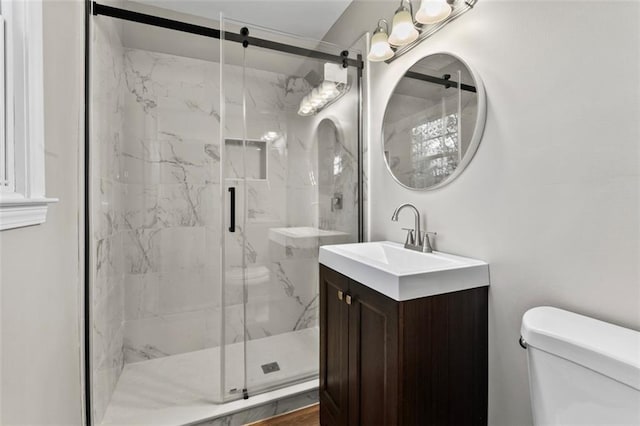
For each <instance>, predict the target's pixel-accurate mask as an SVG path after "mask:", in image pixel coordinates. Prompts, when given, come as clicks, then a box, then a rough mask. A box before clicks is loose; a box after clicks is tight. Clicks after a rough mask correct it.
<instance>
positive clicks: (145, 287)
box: [124, 272, 160, 320]
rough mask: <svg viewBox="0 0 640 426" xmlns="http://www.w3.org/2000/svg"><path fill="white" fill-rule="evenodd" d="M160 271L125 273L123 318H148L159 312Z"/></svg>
mask: <svg viewBox="0 0 640 426" xmlns="http://www.w3.org/2000/svg"><path fill="white" fill-rule="evenodd" d="M159 283H160V273H158V272H150V273H145V274H125V277H124V289H125V290H124V296H125V298H124V307H125V320H135V319H141V318H150V317H154V316H157V315H158V314H159V313H160V302H159V300H160V290H159Z"/></svg>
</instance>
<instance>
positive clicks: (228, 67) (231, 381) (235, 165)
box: [220, 18, 250, 400]
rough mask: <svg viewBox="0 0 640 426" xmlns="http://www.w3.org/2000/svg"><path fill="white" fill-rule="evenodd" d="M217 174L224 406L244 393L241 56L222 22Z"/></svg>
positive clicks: (229, 23) (229, 28)
mask: <svg viewBox="0 0 640 426" xmlns="http://www.w3.org/2000/svg"><path fill="white" fill-rule="evenodd" d="M221 28H222V40H223V44H222V49H221V52H220V68H221V74H220V76H221V80H220V87H221V102H222V110H221V126H220V134H221V137H220V138H221V141H222V145H221V169H222V176H223V182H224V184H223V185H224V198H223V204H224V207H223V210H224V212H225V213H224V221H223V224H222V233H223V235H224V241H223V265H224V267H223V270H222V282H223V288H222V308H223V309H222V310H223V323H222V330H221V333H222V335H223V346H221V348H222V351H221V354H222V370H223V374H224V378H223V393H224V397H225V400H232V399H238V398H242V397H243V396H244V394H245V390H246V387H247V386H246V374H245V367H246V358H245V354H246V348H245V342H246V338H245V318H246V312H245V308H246V304H245V299H246V286H245V275H246V273H245V270H246V262H247V253H250V250H246V246H247V241H246V232H245V210H246V208H245V205H246V203H245V198H246V169H247V168H246V167H245V149H246V137H245V133H246V132H245V102H246V98H245V87H244V86H245V85H244V79H245V75H244V74H245V72H244V66H243V61H244V55H245V51H244V49H243V47H242V45H241V44H239V43H236V42H233V41H226V35H227V31H234V32H237V31H239V28H238V27H237V25H236V24H235V23H233V22H232V21H229V20H227V19H224V18H221Z"/></svg>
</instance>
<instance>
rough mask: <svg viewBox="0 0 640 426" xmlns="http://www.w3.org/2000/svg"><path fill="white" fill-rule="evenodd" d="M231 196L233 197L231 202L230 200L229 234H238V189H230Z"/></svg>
mask: <svg viewBox="0 0 640 426" xmlns="http://www.w3.org/2000/svg"><path fill="white" fill-rule="evenodd" d="M229 194H230V195H231V200H230V204H229V206H230V212H229V219H230V222H231V223H230V224H229V232H236V188H235V187H233V186H232V187H230V188H229Z"/></svg>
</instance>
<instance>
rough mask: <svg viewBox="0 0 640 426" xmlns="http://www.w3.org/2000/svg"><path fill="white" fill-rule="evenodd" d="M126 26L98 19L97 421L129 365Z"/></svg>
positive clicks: (94, 85) (94, 123)
mask: <svg viewBox="0 0 640 426" xmlns="http://www.w3.org/2000/svg"><path fill="white" fill-rule="evenodd" d="M120 34H121V26H119V25H118V23H117V22H114V21H111V20H100V19H99V20H96V21H95V26H94V31H93V40H92V42H93V46H94V49H93V51H94V54H93V55H92V57H91V68H92V70H93V73H92V80H91V90H92V91H91V95H92V117H91V122H90V129H91V132H92V133H91V138H92V141H94V145H93V149H92V150H91V151H90V152H91V186H92V193H93V194H94V197H95V202H94V203H93V206H94V209H93V210H92V213H91V223H92V229H93V238H92V239H91V242H90V244H91V253H92V256H90V259H91V262H92V264H93V267H92V271H93V277H92V280H91V282H92V283H93V287H92V289H91V295H92V306H91V314H92V327H93V330H92V339H91V344H92V360H91V361H92V366H93V374H92V383H93V409H94V413H93V414H94V418H95V419H96V421H97V422H98V423H99V422H100V421H101V419H102V417H103V415H104V413H105V411H106V408H107V406H108V404H109V401H110V399H111V395H112V393H113V390H114V389H115V386H116V383H117V381H118V378H119V377H120V373H121V372H122V368H123V365H124V356H123V340H124V280H123V278H124V271H123V257H122V235H121V233H120V232H119V229H120V226H121V218H122V190H123V184H122V181H121V180H120V176H119V172H118V169H119V167H118V160H119V149H120V145H121V142H122V134H123V123H124V122H123V118H124V116H123V113H124V93H125V91H124V87H125V78H124V62H123V58H124V56H123V52H124V51H123V47H122V42H121V39H120Z"/></svg>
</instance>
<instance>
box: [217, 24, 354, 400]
mask: <svg viewBox="0 0 640 426" xmlns="http://www.w3.org/2000/svg"><path fill="white" fill-rule="evenodd" d="M222 27H223V29H224V31H223V39H224V38H225V37H228V38H232V37H233V38H234V39H236V38H237V37H238V34H241V29H242V28H248V31H249V33H250V34H249V37H257V38H260V39H267V40H272V41H277V42H279V43H283V44H287V45H289V46H297V47H302V48H304V49H308V50H309V51H315V52H325V53H330V55H325V56H326V57H329V56H333V57H334V58H337V61H331V60H329V61H327V60H326V59H325V58H323V59H322V60H321V59H314V58H313V57H309V56H299V55H294V54H292V53H286V52H281V51H276V50H270V49H265V48H263V47H260V46H254V45H252V44H251V43H250V42H249V43H248V44H245V45H243V43H237V42H227V43H224V49H223V52H222V53H221V68H222V72H221V76H222V77H221V88H222V92H223V103H224V106H223V114H222V122H221V133H222V134H221V141H223V147H224V153H223V155H222V157H223V160H222V165H223V169H224V172H223V173H224V176H225V188H226V190H225V192H226V198H225V200H226V202H227V203H232V202H233V204H232V205H229V206H228V207H227V208H225V211H226V212H227V213H226V215H227V217H226V218H225V220H226V222H225V224H224V226H225V238H224V243H225V248H224V252H225V255H224V256H225V259H224V264H225V267H224V274H225V277H224V279H223V283H224V286H223V287H224V290H223V293H224V306H225V309H224V312H225V318H224V322H225V326H224V330H223V334H224V336H225V337H224V340H225V343H226V345H225V350H224V364H223V370H224V371H225V379H224V391H225V396H226V397H227V398H228V399H233V398H238V397H240V396H241V395H243V393H244V392H243V391H244V390H246V393H248V394H249V395H251V394H255V393H259V392H262V391H265V390H268V389H272V388H275V387H280V386H284V385H287V384H290V383H294V382H297V381H300V380H305V379H310V378H315V377H316V376H317V374H318V365H319V360H318V353H319V351H318V344H319V334H318V303H319V300H318V275H317V274H318V248H319V246H320V245H322V244H335V243H343V242H354V241H357V233H358V215H357V207H358V206H357V196H358V174H357V171H358V167H357V158H358V154H357V153H358V143H357V142H358V126H357V122H358V95H357V91H356V84H355V81H356V78H357V75H356V69H355V68H353V67H351V68H346V67H343V66H342V64H341V62H340V56H339V52H340V51H341V50H340V49H339V48H338V47H337V46H332V45H325V44H323V43H320V42H309V41H305V40H299V39H296V38H294V37H291V36H288V35H283V34H280V33H276V32H273V31H269V30H264V29H260V28H257V27H255V26H250V25H245V24H243V23H240V22H235V21H231V20H228V19H222ZM248 40H251V39H250V38H249V39H248ZM292 51H293V49H292ZM336 53H338V54H337V55H336ZM352 55H354V56H355V54H352ZM231 214H233V215H234V217H233V218H232V217H231Z"/></svg>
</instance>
